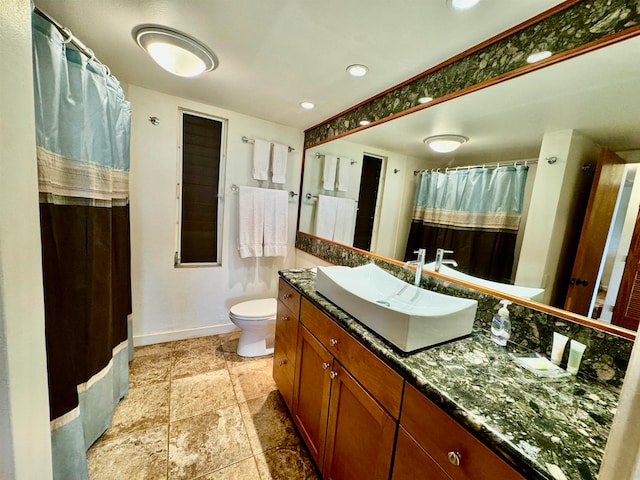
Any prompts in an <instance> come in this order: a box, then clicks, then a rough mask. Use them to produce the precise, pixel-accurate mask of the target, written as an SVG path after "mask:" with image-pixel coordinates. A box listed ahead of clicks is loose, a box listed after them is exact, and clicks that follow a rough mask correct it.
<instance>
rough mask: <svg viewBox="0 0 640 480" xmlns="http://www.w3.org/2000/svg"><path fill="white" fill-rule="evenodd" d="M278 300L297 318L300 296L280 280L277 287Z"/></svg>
mask: <svg viewBox="0 0 640 480" xmlns="http://www.w3.org/2000/svg"><path fill="white" fill-rule="evenodd" d="M278 300H280V301H281V302H282V303H284V304H285V305H286V307H287V308H288V309H289V310H291V313H292V314H293V316H294V317H296V318H298V315H299V314H300V294H299V293H298V291H297V290H296V289H295V288H293V287H292V286H291V285H289V284H288V283H287V282H286V281H284V280H283V279H282V278H281V279H280V283H279V285H278Z"/></svg>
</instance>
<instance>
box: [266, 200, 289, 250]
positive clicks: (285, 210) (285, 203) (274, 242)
mask: <svg viewBox="0 0 640 480" xmlns="http://www.w3.org/2000/svg"><path fill="white" fill-rule="evenodd" d="M288 229H289V192H285V191H284V190H266V191H265V195H264V256H265V257H285V256H286V255H287V246H288V245H287V230H288Z"/></svg>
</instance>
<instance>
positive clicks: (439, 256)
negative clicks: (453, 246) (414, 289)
mask: <svg viewBox="0 0 640 480" xmlns="http://www.w3.org/2000/svg"><path fill="white" fill-rule="evenodd" d="M446 253H453V250H445V249H444V248H438V249H437V250H436V266H435V270H436V272H439V271H440V267H441V266H442V265H451V266H454V267H457V266H458V262H456V261H455V260H453V259H452V258H450V259H447V260H445V259H444V255H445V254H446Z"/></svg>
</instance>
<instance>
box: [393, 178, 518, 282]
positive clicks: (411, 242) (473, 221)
mask: <svg viewBox="0 0 640 480" xmlns="http://www.w3.org/2000/svg"><path fill="white" fill-rule="evenodd" d="M528 170H529V167H527V166H525V165H518V166H507V167H497V168H469V169H457V170H453V169H452V170H448V171H445V172H444V173H442V172H438V171H425V172H422V173H421V174H420V183H419V185H418V188H417V191H416V196H415V203H414V209H413V216H412V222H411V229H410V232H409V239H408V241H407V249H406V252H405V259H407V260H409V259H412V258H413V257H415V255H414V253H413V252H414V251H415V250H417V249H418V248H426V249H427V255H428V256H429V255H430V256H431V258H433V257H434V256H435V252H436V249H438V248H445V249H448V250H453V251H454V253H453V254H452V255H451V258H453V259H455V260H456V261H457V263H458V267H457V268H458V269H459V270H460V271H462V272H464V273H468V274H470V275H474V276H476V277H480V278H484V279H487V280H494V281H498V282H503V283H512V282H511V275H512V269H513V260H514V252H515V244H516V237H517V234H518V228H519V226H520V217H521V213H522V204H523V199H524V188H525V184H526V180H527V172H528Z"/></svg>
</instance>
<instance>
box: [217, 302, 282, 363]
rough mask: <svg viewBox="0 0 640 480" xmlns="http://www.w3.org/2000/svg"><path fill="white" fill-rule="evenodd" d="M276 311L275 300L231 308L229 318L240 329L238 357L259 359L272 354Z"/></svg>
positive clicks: (243, 303)
mask: <svg viewBox="0 0 640 480" xmlns="http://www.w3.org/2000/svg"><path fill="white" fill-rule="evenodd" d="M277 310H278V303H277V300H276V299H275V298H262V299H260V300H249V301H248V302H242V303H238V304H236V305H234V306H233V307H231V309H230V310H229V318H230V319H231V321H232V322H233V323H234V324H235V325H236V326H237V327H238V328H240V329H241V332H240V339H239V340H238V355H240V356H241V357H260V356H262V355H269V354H271V353H273V339H274V337H275V333H276V312H277Z"/></svg>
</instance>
